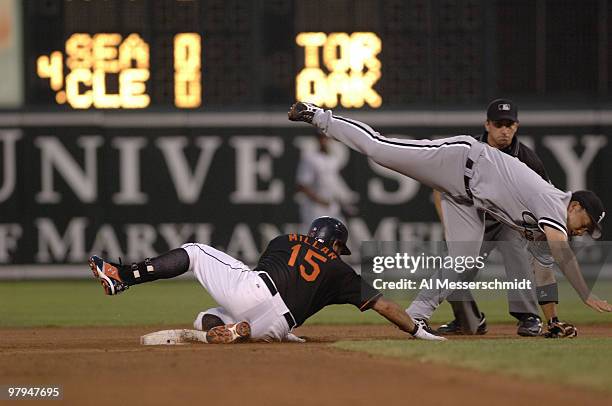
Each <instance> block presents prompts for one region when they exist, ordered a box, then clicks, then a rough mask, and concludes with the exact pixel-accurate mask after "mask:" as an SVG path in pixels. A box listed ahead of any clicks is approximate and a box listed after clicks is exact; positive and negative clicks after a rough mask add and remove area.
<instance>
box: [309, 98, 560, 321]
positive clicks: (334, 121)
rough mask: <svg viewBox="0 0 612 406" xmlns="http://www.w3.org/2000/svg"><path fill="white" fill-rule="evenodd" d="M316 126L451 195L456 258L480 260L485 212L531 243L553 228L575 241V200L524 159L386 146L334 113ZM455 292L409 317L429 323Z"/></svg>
mask: <svg viewBox="0 0 612 406" xmlns="http://www.w3.org/2000/svg"><path fill="white" fill-rule="evenodd" d="M312 123H313V125H315V126H317V127H318V128H319V129H320V130H321V131H323V133H325V134H326V135H328V136H330V137H333V138H335V139H336V140H338V141H340V142H342V143H344V144H346V145H348V146H349V147H351V148H352V149H354V150H356V151H358V152H361V153H363V154H365V155H367V156H368V157H370V158H371V159H373V160H374V161H376V162H377V163H379V164H380V165H382V166H385V167H387V168H389V169H392V170H395V171H397V172H399V173H402V174H404V175H406V176H409V177H411V178H413V179H415V180H417V181H419V182H421V183H423V184H425V185H427V186H430V187H432V188H433V189H436V190H439V191H442V192H444V193H446V194H447V196H448V197H449V198H447V199H444V200H443V202H442V211H443V216H444V219H445V221H444V226H445V232H446V239H447V244H448V250H449V255H450V256H452V257H456V256H470V257H476V256H478V254H479V251H480V248H481V244H482V239H483V233H484V215H483V213H484V212H486V213H488V214H489V215H491V216H492V217H493V218H495V219H496V220H498V221H499V222H501V223H503V224H505V225H507V226H509V227H510V228H512V229H514V230H516V231H518V232H520V233H521V234H522V235H523V236H524V237H525V238H526V239H528V240H534V239H535V240H544V239H545V236H544V233H543V227H544V226H545V225H546V226H549V227H552V228H555V229H557V230H559V231H561V232H563V233H564V234H566V235H567V229H566V224H565V222H566V217H567V206H568V204H569V202H570V199H571V193H566V192H562V191H560V190H558V189H556V188H555V187H554V186H552V185H551V184H549V183H548V182H546V181H545V180H543V179H542V178H541V177H540V176H539V175H538V174H536V173H535V172H533V171H532V170H531V169H529V167H528V166H527V165H525V164H524V163H522V162H521V161H519V160H518V159H516V158H514V157H511V156H509V155H507V154H504V153H503V152H501V151H499V150H497V149H495V148H492V147H490V146H488V145H486V144H483V143H480V142H478V141H477V140H475V139H474V138H472V137H470V136H457V137H450V138H444V139H439V140H435V141H431V140H403V139H391V138H385V137H383V136H381V135H380V134H379V133H377V132H376V131H374V130H373V129H372V128H370V127H369V126H368V125H366V124H364V123H361V122H359V121H355V120H350V119H347V118H344V117H339V116H334V115H333V114H332V112H331V111H329V110H328V111H317V112H316V114H315V115H314V118H313V120H312ZM446 277H447V278H448V279H450V280H453V279H454V280H459V279H460V278H461V275H460V274H458V273H456V272H448V273H447V275H446ZM451 292H452V291H451V290H448V291H440V290H435V291H429V290H424V291H421V292H420V293H419V296H418V297H417V299H416V300H415V301H414V302H413V304H412V305H411V306H410V308H409V309H408V313H409V314H410V315H411V316H412V317H413V318H424V319H429V317H430V316H431V314H432V313H433V311H434V310H435V309H436V308H437V307H438V305H439V304H440V303H441V302H442V301H443V300H444V299H445V298H446V297H447V296H448V295H449V294H450V293H451Z"/></svg>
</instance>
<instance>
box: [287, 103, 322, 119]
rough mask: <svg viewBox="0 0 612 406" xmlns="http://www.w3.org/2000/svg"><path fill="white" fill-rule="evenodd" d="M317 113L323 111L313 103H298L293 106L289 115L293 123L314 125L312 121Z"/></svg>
mask: <svg viewBox="0 0 612 406" xmlns="http://www.w3.org/2000/svg"><path fill="white" fill-rule="evenodd" d="M317 111H323V109H321V108H320V107H318V106H316V105H314V104H312V103H306V102H297V103H294V104H293V106H291V108H290V109H289V112H288V113H287V115H288V116H289V120H291V121H304V122H306V123H312V119H313V117H314V115H315V113H316V112H317Z"/></svg>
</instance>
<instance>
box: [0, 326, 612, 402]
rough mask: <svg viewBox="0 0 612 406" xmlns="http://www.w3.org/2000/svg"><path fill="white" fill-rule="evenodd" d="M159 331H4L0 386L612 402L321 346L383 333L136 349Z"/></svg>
mask: <svg viewBox="0 0 612 406" xmlns="http://www.w3.org/2000/svg"><path fill="white" fill-rule="evenodd" d="M181 327H184V326H181ZM165 328H168V326H164V327H162V328H160V327H159V326H156V327H138V328H134V327H133V328H120V327H113V328H108V327H91V328H37V329H31V328H28V329H26V328H20V329H2V330H0V385H6V384H24V385H25V384H27V385H36V384H38V385H41V384H49V385H61V386H62V387H63V390H64V394H63V396H64V400H63V402H62V404H69V405H85V404H87V405H102V404H105V405H109V404H112V405H114V404H117V405H124V404H128V405H129V404H134V405H137V404H138V405H140V404H142V405H168V404H177V403H179V402H184V404H196V403H199V404H207V403H212V402H214V404H220V405H240V406H244V405H248V406H259V405H261V406H268V405H340V404H350V405H351V406H356V405H368V406H371V405H373V404H380V405H386V404H404V405H405V404H414V405H429V404H437V405H439V404H451V403H452V404H459V405H463V404H465V405H468V404H469V405H490V404H496V405H517V404H547V403H550V404H555V405H566V404H567V405H569V404H573V405H575V404H580V405H590V404H593V405H595V404H610V402H612V397H611V396H609V395H606V394H603V393H598V392H593V391H589V390H586V389H584V390H583V389H579V388H568V387H567V386H563V387H562V386H560V385H551V384H539V383H535V382H532V381H529V380H526V379H517V378H512V379H509V378H508V377H504V376H501V375H494V374H483V373H479V372H474V371H469V370H466V369H461V368H451V367H447V366H441V365H433V364H426V363H413V362H410V361H407V360H394V359H389V358H381V357H374V356H370V355H366V354H362V353H355V352H345V351H341V350H337V349H334V348H331V347H330V346H329V345H328V343H329V342H333V341H337V340H340V339H342V340H365V339H373V338H377V339H382V338H387V339H394V338H397V339H405V337H406V336H405V335H404V334H401V333H400V332H399V331H398V330H396V329H394V328H392V327H388V326H306V327H302V328H300V329H298V330H297V334H299V335H302V336H306V337H309V338H310V340H309V342H308V343H306V344H238V345H226V346H222V345H218V346H213V345H188V346H174V347H144V346H141V345H139V343H138V340H139V337H140V336H141V335H143V334H146V333H149V332H151V331H155V330H160V329H165ZM177 328H178V327H177ZM491 330H492V331H491V332H490V334H488V335H487V338H494V337H499V338H502V337H504V338H507V337H515V335H514V334H515V326H493V328H492V329H491ZM580 332H581V335H582V336H587V337H588V336H598V337H612V328H611V327H610V326H606V327H602V326H599V327H598V326H591V327H589V326H584V327H582V328H581V331H580ZM432 345H435V344H432ZM27 403H28V402H25V401H24V402H23V403H20V404H27ZM34 404H39V403H34Z"/></svg>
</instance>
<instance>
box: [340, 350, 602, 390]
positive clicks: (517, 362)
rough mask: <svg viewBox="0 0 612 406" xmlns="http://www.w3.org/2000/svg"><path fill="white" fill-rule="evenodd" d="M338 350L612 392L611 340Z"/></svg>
mask: <svg viewBox="0 0 612 406" xmlns="http://www.w3.org/2000/svg"><path fill="white" fill-rule="evenodd" d="M332 345H333V346H334V347H336V348H341V349H344V350H351V351H362V352H366V353H368V354H374V355H383V356H389V357H396V358H406V359H409V360H414V361H419V362H434V363H440V364H450V365H453V366H455V367H456V366H459V367H465V368H470V369H474V370H478V371H484V372H494V373H499V374H505V375H512V376H521V377H524V378H529V379H530V380H531V381H532V382H541V381H544V382H551V383H557V384H558V383H563V384H570V385H577V386H582V387H587V388H590V389H598V390H602V391H607V392H612V374H610V365H611V364H612V351H610V348H611V346H612V339H610V338H580V339H576V340H524V339H520V338H518V339H500V340H475V341H474V340H454V341H448V342H444V343H431V342H426V341H401V340H394V341H392V340H385V341H381V340H378V341H341V342H337V343H334V344H332Z"/></svg>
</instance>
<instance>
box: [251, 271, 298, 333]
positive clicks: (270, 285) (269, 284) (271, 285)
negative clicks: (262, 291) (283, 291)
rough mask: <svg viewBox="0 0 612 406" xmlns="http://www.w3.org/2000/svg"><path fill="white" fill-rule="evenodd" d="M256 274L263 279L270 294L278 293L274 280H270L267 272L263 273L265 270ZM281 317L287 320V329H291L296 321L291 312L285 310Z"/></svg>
mask: <svg viewBox="0 0 612 406" xmlns="http://www.w3.org/2000/svg"><path fill="white" fill-rule="evenodd" d="M257 275H259V277H260V278H261V280H262V281H264V283H265V284H266V286H267V287H268V290H269V291H270V293H271V294H272V296H276V295H277V294H278V290H277V289H276V286H274V282H272V279H270V277H269V276H268V274H267V273H265V272H260V273H258V274H257ZM283 317H284V318H285V320H286V321H287V325H288V326H289V330H291V329H292V328H293V327H295V326H296V324H297V323H296V322H295V319H294V318H293V315H292V314H291V312H287V313H285V314H283Z"/></svg>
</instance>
